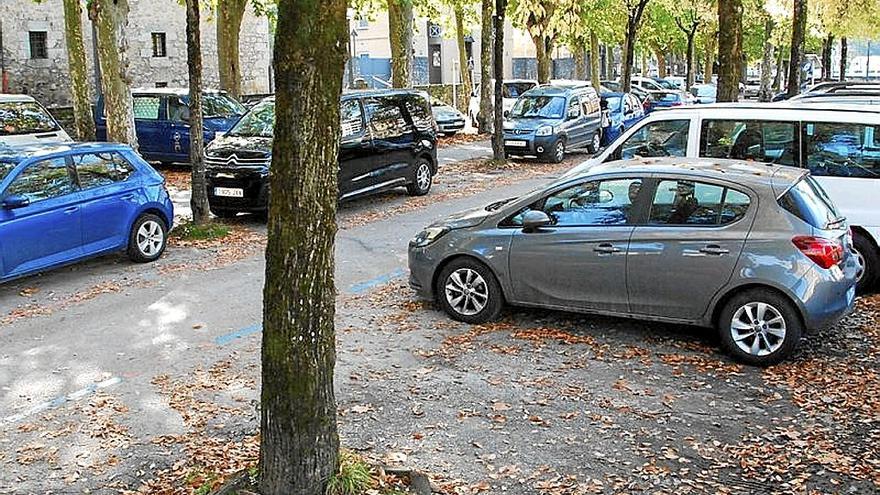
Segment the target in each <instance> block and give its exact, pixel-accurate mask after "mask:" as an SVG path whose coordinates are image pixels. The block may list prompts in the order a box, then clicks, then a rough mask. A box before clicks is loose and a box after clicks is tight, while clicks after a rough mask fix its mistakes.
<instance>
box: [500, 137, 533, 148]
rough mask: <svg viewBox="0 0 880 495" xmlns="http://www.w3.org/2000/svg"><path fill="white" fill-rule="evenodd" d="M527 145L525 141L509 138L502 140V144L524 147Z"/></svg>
mask: <svg viewBox="0 0 880 495" xmlns="http://www.w3.org/2000/svg"><path fill="white" fill-rule="evenodd" d="M527 145H528V143H527V142H526V141H513V140H510V139H508V140H506V141H504V146H513V147H515V148H525V147H526V146H527Z"/></svg>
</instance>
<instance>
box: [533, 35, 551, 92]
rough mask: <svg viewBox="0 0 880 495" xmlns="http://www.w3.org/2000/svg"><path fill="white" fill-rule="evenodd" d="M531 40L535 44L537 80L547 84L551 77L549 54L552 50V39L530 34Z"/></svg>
mask: <svg viewBox="0 0 880 495" xmlns="http://www.w3.org/2000/svg"><path fill="white" fill-rule="evenodd" d="M532 42H533V43H534V44H535V58H536V59H537V62H538V82H539V83H540V84H547V83H549V82H550V79H551V78H552V74H551V72H552V70H553V60H552V58H551V54H552V51H553V44H552V41H551V40H550V39H548V38H546V37H545V36H543V35H539V36H532Z"/></svg>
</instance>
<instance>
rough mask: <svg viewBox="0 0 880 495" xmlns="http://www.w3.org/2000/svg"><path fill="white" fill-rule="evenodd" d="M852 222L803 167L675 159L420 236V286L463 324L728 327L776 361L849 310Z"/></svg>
mask: <svg viewBox="0 0 880 495" xmlns="http://www.w3.org/2000/svg"><path fill="white" fill-rule="evenodd" d="M851 244H852V240H851V237H850V233H849V230H848V227H847V224H846V220H845V219H844V218H842V217H841V216H840V215H839V214H838V213H837V210H836V209H835V207H834V205H833V203H832V202H831V201H830V200H829V199H828V197H827V195H826V194H825V192H824V191H823V190H822V188H821V186H819V185H818V183H817V182H815V181H814V180H813V178H812V177H810V175H809V172H807V171H806V170H803V169H796V168H790V167H781V166H773V165H764V164H755V163H749V162H741V161H732V160H693V159H683V158H664V159H651V160H631V161H626V162H610V163H606V164H601V165H597V166H595V167H593V168H591V169H590V170H589V171H587V172H583V173H581V174H579V175H576V176H573V177H566V178H564V179H560V180H558V181H556V182H554V183H551V184H550V185H548V186H547V187H544V188H541V189H540V190H537V191H535V192H533V193H530V194H527V195H525V196H523V197H521V198H513V199H509V200H506V201H499V202H496V203H493V204H491V205H489V206H487V207H485V208H481V209H477V210H472V211H468V212H464V213H460V214H457V215H454V216H452V217H450V218H447V219H446V220H444V221H441V222H438V223H435V224H434V225H432V226H430V227H428V228H426V229H425V230H424V231H422V232H420V233H419V234H418V235H416V236H415V238H413V239H412V240H411V241H410V245H409V267H410V285H411V286H412V287H413V288H414V289H415V290H416V291H418V292H419V293H420V294H421V295H422V296H424V297H427V298H435V299H436V300H437V301H438V302H439V303H440V305H441V306H442V307H443V308H444V310H445V311H446V312H447V313H448V314H449V315H450V316H452V317H453V318H455V319H457V320H461V321H464V322H469V323H481V322H485V321H489V320H492V319H494V318H496V317H497V316H498V315H499V313H500V311H501V309H502V306H503V305H504V304H505V303H507V304H511V305H517V306H530V307H538V308H551V309H560V310H566V311H578V312H589V313H599V314H608V315H617V316H628V317H634V318H641V319H646V320H654V321H663V322H671V323H682V324H692V325H700V326H706V327H715V328H717V329H718V331H719V333H720V336H721V341H722V343H723V344H724V347H725V348H726V349H727V350H728V352H730V354H732V355H733V356H734V357H735V358H736V359H738V360H740V361H742V362H745V363H748V364H754V365H770V364H774V363H777V362H779V361H781V360H783V359H784V358H785V357H787V356H789V355H790V354H791V353H792V352H793V351H794V350H795V348H796V347H797V345H798V342H799V340H800V338H801V336H802V335H803V334H805V333H806V332H809V331H814V330H817V329H821V328H824V327H827V326H829V325H832V324H834V323H835V322H837V321H838V320H839V319H840V318H841V317H842V316H844V315H845V314H846V313H847V312H849V311H850V309H851V308H852V305H853V301H854V299H855V289H854V286H855V274H856V262H855V259H854V256H852V254H851V252H850V251H851Z"/></svg>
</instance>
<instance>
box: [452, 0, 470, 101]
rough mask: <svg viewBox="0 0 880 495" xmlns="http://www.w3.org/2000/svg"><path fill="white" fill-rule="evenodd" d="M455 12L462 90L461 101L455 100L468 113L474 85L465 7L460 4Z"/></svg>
mask: <svg viewBox="0 0 880 495" xmlns="http://www.w3.org/2000/svg"><path fill="white" fill-rule="evenodd" d="M454 13H455V39H456V42H457V44H458V71H459V73H460V74H461V92H460V93H459V95H460V97H459V101H457V102H455V105H456V106H457V107H458V110H459V111H461V112H464V113H467V109H468V104H470V101H471V93H472V92H473V89H472V88H473V86H472V85H471V71H470V69H469V64H468V62H469V60H468V54H467V47H466V46H465V41H464V36H465V32H464V8H463V7H462V6H461V5H460V4H458V5H456V6H455V9H454Z"/></svg>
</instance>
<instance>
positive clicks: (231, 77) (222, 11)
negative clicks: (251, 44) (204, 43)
mask: <svg viewBox="0 0 880 495" xmlns="http://www.w3.org/2000/svg"><path fill="white" fill-rule="evenodd" d="M246 7H247V0H217V67H218V69H219V73H220V89H222V90H224V91H226V92H227V93H229V94H230V95H232V96H233V97H235V98H238V97H240V96H241V65H240V60H239V59H240V57H239V41H240V37H241V22H242V20H243V19H244V12H245V8H246Z"/></svg>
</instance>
